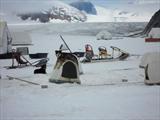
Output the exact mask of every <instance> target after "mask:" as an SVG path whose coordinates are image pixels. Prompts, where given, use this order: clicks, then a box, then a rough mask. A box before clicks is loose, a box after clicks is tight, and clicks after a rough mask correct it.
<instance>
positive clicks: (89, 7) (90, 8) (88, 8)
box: [70, 1, 97, 15]
mask: <svg viewBox="0 0 160 120" xmlns="http://www.w3.org/2000/svg"><path fill="white" fill-rule="evenodd" d="M70 5H71V6H73V7H75V8H77V9H78V10H80V11H84V12H85V13H87V14H93V15H96V14H97V11H96V8H95V6H94V5H93V4H92V3H91V2H89V1H77V2H73V3H70Z"/></svg>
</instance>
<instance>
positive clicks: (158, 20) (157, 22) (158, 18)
mask: <svg viewBox="0 0 160 120" xmlns="http://www.w3.org/2000/svg"><path fill="white" fill-rule="evenodd" d="M154 27H160V9H159V10H158V11H157V12H156V13H155V14H154V15H153V16H152V18H151V20H150V21H149V23H148V24H147V26H146V27H145V29H144V31H143V34H148V33H149V32H150V30H151V29H152V28H154Z"/></svg>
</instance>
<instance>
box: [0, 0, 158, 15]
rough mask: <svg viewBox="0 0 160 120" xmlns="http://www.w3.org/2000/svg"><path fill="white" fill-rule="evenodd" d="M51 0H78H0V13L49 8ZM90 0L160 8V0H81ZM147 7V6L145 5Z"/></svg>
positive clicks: (106, 4)
mask: <svg viewBox="0 0 160 120" xmlns="http://www.w3.org/2000/svg"><path fill="white" fill-rule="evenodd" d="M53 1H63V2H65V3H71V2H75V1H80V0H0V2H1V3H0V5H1V6H0V13H2V12H4V11H5V12H6V11H15V9H17V10H18V11H25V10H33V9H34V10H40V9H45V8H47V7H48V8H50V7H51V6H52V2H53ZM82 1H90V2H92V3H93V4H95V5H98V6H103V7H106V8H113V9H115V8H123V7H126V6H129V7H128V8H129V9H130V8H131V7H132V5H142V4H153V3H154V4H155V5H156V6H155V5H154V7H153V6H152V5H150V6H149V10H151V11H152V9H155V7H156V9H157V8H160V0H82ZM147 7H148V6H147ZM132 9H133V8H132Z"/></svg>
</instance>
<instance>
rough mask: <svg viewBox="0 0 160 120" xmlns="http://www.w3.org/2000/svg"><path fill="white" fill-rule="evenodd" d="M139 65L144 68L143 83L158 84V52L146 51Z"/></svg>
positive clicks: (159, 77)
mask: <svg viewBox="0 0 160 120" xmlns="http://www.w3.org/2000/svg"><path fill="white" fill-rule="evenodd" d="M140 67H141V68H144V69H145V81H144V82H145V84H160V74H159V71H160V52H152V53H146V54H145V55H144V56H143V57H142V59H141V63H140Z"/></svg>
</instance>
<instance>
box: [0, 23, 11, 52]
mask: <svg viewBox="0 0 160 120" xmlns="http://www.w3.org/2000/svg"><path fill="white" fill-rule="evenodd" d="M11 50H12V38H11V35H10V32H9V29H8V27H7V22H5V21H0V54H5V53H9V52H11Z"/></svg>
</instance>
